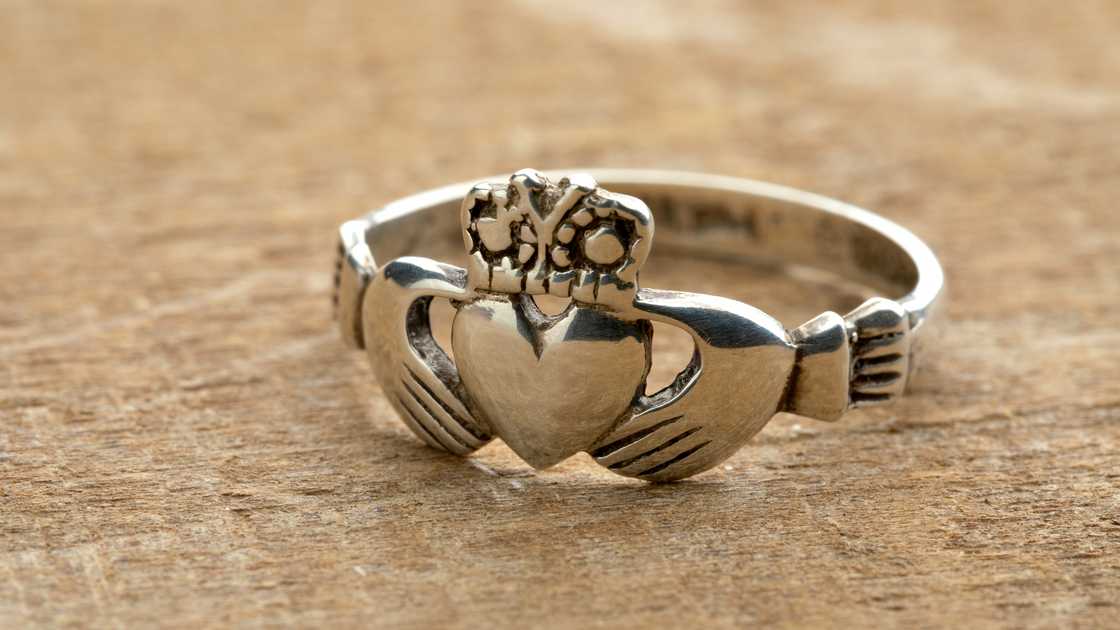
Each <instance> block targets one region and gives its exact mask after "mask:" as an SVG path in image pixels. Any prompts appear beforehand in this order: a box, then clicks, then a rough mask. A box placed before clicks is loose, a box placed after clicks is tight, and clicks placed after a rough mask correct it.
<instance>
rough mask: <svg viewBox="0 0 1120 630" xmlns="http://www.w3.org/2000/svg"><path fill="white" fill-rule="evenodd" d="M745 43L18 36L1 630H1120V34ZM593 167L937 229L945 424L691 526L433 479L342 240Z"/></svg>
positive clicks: (680, 492)
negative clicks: (460, 186)
mask: <svg viewBox="0 0 1120 630" xmlns="http://www.w3.org/2000/svg"><path fill="white" fill-rule="evenodd" d="M686 4H687V6H688V7H690V9H689V11H690V13H687V14H685V13H682V11H683V10H684V9H685V7H686ZM599 5H606V6H599ZM919 5H921V6H919ZM927 5H929V6H927ZM744 6H745V3H737V2H726V3H719V2H701V3H677V2H668V1H667V2H629V3H622V4H618V3H598V2H593V1H589V2H580V3H567V2H564V3H559V2H552V3H548V2H534V1H512V2H458V3H455V2H435V1H432V2H426V1H421V2H400V3H392V4H387V5H385V6H375V5H374V4H372V3H354V4H353V5H345V4H321V3H315V4H307V5H303V4H296V3H268V2H250V3H241V2H238V3H232V4H231V3H224V2H203V3H194V2H159V3H156V2H144V3H99V2H89V3H76V2H72V3H64V2H58V3H45V2H37V1H34V0H24V1H21V0H14V1H12V0H9V1H8V2H5V3H4V4H3V6H2V7H0V208H2V210H0V212H2V215H0V218H2V221H0V225H2V227H0V626H4V627H12V628H15V627H25V626H28V625H32V626H48V625H52V626H53V625H68V626H77V625H86V624H89V625H93V626H98V627H136V626H139V625H155V624H165V625H168V626H176V627H197V626H207V625H224V624H233V623H238V624H241V623H252V624H258V623H261V624H269V623H295V624H300V625H326V624H328V623H330V624H341V625H346V626H359V625H360V626H377V627H413V628H421V627H430V626H444V627H459V628H476V627H493V628H507V627H508V628H518V627H524V626H526V625H538V626H542V627H572V628H576V627H599V626H601V627H613V628H631V627H654V626H657V625H659V624H670V623H674V622H675V623H685V622H687V623H688V624H690V627H709V626H726V627H744V626H757V625H777V626H788V627H794V626H809V625H811V626H834V627H860V626H866V625H883V626H897V627H907V628H909V627H914V626H930V627H932V626H941V627H983V626H1003V627H1075V626H1076V627H1090V626H1108V625H1114V624H1115V623H1116V622H1117V619H1118V618H1120V603H1118V601H1120V378H1118V377H1120V317H1118V315H1117V306H1118V304H1117V302H1118V299H1120V229H1118V228H1120V219H1118V218H1117V216H1118V205H1117V204H1118V201H1117V200H1118V199H1120V74H1118V72H1117V68H1120V38H1117V37H1116V33H1117V32H1118V29H1120V5H1117V4H1116V3H1115V2H1111V1H1105V0H1102V1H1100V2H1075V3H1064V4H1062V5H1061V7H1060V8H1059V7H1055V6H1054V5H1053V4H1052V3H1043V2H986V3H982V4H981V3H972V2H968V3H966V2H960V3H941V4H938V5H937V6H933V5H932V3H908V2H899V3H897V4H881V3H877V2H864V1H859V0H853V1H849V2H844V3H839V4H838V3H834V2H820V3H810V4H804V3H758V5H757V6H756V7H755V8H750V9H748V8H744ZM569 165H605V166H648V167H668V168H685V169H693V170H704V171H715V172H721V173H728V174H735V175H743V176H750V177H754V178H759V179H765V180H771V181H777V182H781V183H786V184H790V185H794V186H798V187H803V188H807V189H810V190H814V191H817V192H821V193H824V194H828V195H831V196H835V197H839V198H843V199H846V200H850V201H853V202H856V203H859V204H861V205H864V206H867V207H870V208H873V209H876V210H878V211H881V212H882V213H884V214H886V215H887V216H889V217H891V218H894V219H896V220H898V221H899V222H902V223H903V224H905V225H907V226H910V227H911V228H913V229H914V230H915V231H916V232H917V233H918V234H920V235H922V236H923V237H925V238H926V239H927V240H928V241H929V242H930V243H931V245H932V246H933V247H934V248H935V249H936V251H937V252H938V253H939V254H940V255H941V256H942V260H943V261H944V262H945V264H946V267H947V272H948V277H949V281H950V284H951V289H950V298H951V303H950V304H949V305H948V306H947V308H946V309H944V310H943V311H942V313H941V315H942V316H943V317H944V318H945V322H946V326H945V327H944V334H943V336H942V339H941V340H940V342H939V343H938V344H937V345H936V347H935V348H933V349H932V350H931V351H930V352H929V354H927V355H926V358H925V371H924V373H923V374H922V376H921V377H920V379H919V380H918V382H917V383H916V384H915V387H914V389H913V393H912V396H911V397H910V398H908V399H907V400H906V401H904V402H903V403H901V404H899V405H897V406H895V407H892V408H889V409H881V410H875V411H867V412H861V413H856V414H852V415H850V416H848V417H847V418H846V419H845V420H844V421H842V422H840V423H837V424H835V425H825V424H820V423H814V422H812V421H807V420H799V419H796V418H780V419H778V420H776V421H775V422H773V423H772V424H771V425H770V426H769V427H768V428H767V429H766V430H765V431H764V432H763V433H762V434H761V435H760V436H759V437H758V438H756V439H755V440H754V442H753V444H752V445H750V446H748V447H747V448H745V449H744V450H743V451H741V452H740V453H739V454H738V455H737V456H735V457H734V458H733V459H731V460H730V461H729V462H727V466H724V467H720V468H719V469H717V470H715V471H713V472H710V473H707V474H704V475H702V476H700V477H698V478H696V479H695V480H693V481H690V482H686V483H681V484H677V485H672V486H650V485H646V484H642V483H638V482H634V481H629V480H625V479H622V478H618V477H615V476H613V475H611V474H610V473H608V472H605V471H603V470H601V469H599V468H598V467H596V466H595V465H594V464H593V463H592V462H591V461H590V460H589V459H588V458H587V457H586V456H580V457H577V458H574V459H572V460H569V461H567V462H565V463H564V464H562V465H560V466H559V467H557V468H556V469H553V470H549V471H547V472H540V473H537V472H533V471H531V470H530V469H528V468H527V467H526V466H524V465H523V464H521V463H519V462H518V461H517V460H516V459H515V458H514V456H513V455H512V454H511V453H510V452H509V451H508V450H507V449H506V448H505V447H504V446H502V445H500V444H495V445H492V446H489V447H487V448H486V449H485V450H484V451H482V452H481V453H480V454H479V455H478V456H477V457H476V458H475V459H473V460H460V459H455V458H452V457H447V456H442V455H440V454H438V453H436V452H433V451H431V450H428V449H425V448H424V447H421V446H420V445H419V444H418V442H417V441H416V440H415V439H413V438H412V436H411V435H410V434H408V433H407V431H406V429H405V428H404V426H403V425H401V424H400V423H399V422H398V421H397V420H396V419H395V418H393V417H392V414H391V413H390V410H389V409H388V407H387V406H386V404H385V402H384V400H383V399H382V398H381V397H380V394H379V392H378V389H377V387H376V385H375V384H374V383H373V380H372V377H371V376H370V372H369V370H368V366H367V365H366V364H365V359H364V357H363V356H362V355H361V354H356V353H355V354H352V353H345V352H343V350H342V346H341V344H340V343H339V342H338V340H337V339H336V336H335V332H334V328H333V326H332V324H331V322H330V321H329V309H328V306H327V302H328V300H327V294H328V285H329V277H330V267H331V256H332V253H333V250H332V247H333V238H334V229H335V226H336V224H337V223H339V222H340V221H342V220H344V219H347V218H350V217H351V216H354V215H356V214H357V213H359V212H360V211H362V210H364V209H366V208H369V207H372V206H373V205H375V204H376V203H379V202H383V201H386V200H389V199H391V198H393V197H395V196H398V195H401V194H405V193H408V192H412V191H415V190H418V189H421V188H424V187H428V186H433V185H437V184H442V183H446V182H449V181H455V180H461V179H466V178H470V177H475V176H479V175H482V174H488V173H494V172H502V171H509V170H513V169H516V168H520V167H524V166H534V167H537V168H554V167H563V166H569ZM653 256H654V260H658V259H657V252H656V250H655V251H654V254H653ZM674 262H676V261H672V260H669V261H665V260H661V262H657V263H654V265H655V266H656V265H661V267H660V269H661V272H660V273H662V274H663V275H662V277H663V278H665V280H664V282H663V283H659V284H661V286H667V285H671V284H673V282H674V279H673V273H675V272H674V271H673V270H672V269H670V267H672V266H673V263H674ZM682 264H684V263H682ZM689 264H691V263H689ZM697 264H699V263H697ZM692 269H693V270H696V269H702V270H703V271H704V272H705V273H704V276H705V280H704V281H703V283H702V286H693V287H690V288H693V289H696V290H701V291H711V292H718V293H723V294H726V295H730V296H733V297H737V298H740V299H745V300H748V301H750V302H752V303H754V304H755V305H757V306H760V307H762V308H765V309H768V310H772V311H774V312H776V313H778V314H781V315H783V316H784V317H787V319H786V320H785V321H787V323H789V324H791V325H792V324H795V323H797V321H800V320H799V319H798V318H799V317H802V316H808V315H811V314H812V313H813V311H814V310H818V309H820V308H824V307H827V306H832V305H833V304H831V303H830V300H831V299H833V297H834V296H830V295H827V294H825V293H823V292H820V291H818V290H814V289H811V288H810V289H806V288H804V287H800V288H798V287H797V285H791V284H789V283H783V282H780V281H775V280H774V279H772V278H769V277H768V276H765V275H764V274H759V273H757V272H750V271H746V270H737V269H727V268H721V267H719V266H710V267H704V266H703V265H700V267H699V268H698V267H692ZM655 272H656V269H654V270H651V274H654V275H656V273H655ZM651 277H653V276H652V275H651ZM678 280H679V278H678ZM647 284H649V285H651V286H653V283H652V282H647ZM677 288H680V287H677ZM660 348H661V350H662V351H664V353H665V355H666V356H667V357H668V358H667V359H664V360H662V359H659V361H662V363H660V364H659V365H660V368H659V369H661V370H662V372H665V370H667V369H670V368H671V367H672V365H673V361H678V360H680V358H681V356H682V355H681V353H683V352H686V349H683V348H682V347H680V345H679V344H677V345H674V344H673V343H662V344H661V346H660Z"/></svg>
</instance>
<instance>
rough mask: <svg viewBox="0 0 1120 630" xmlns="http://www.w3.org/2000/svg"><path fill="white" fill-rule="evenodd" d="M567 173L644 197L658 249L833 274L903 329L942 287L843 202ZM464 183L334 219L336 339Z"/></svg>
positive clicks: (890, 231) (455, 200)
mask: <svg viewBox="0 0 1120 630" xmlns="http://www.w3.org/2000/svg"><path fill="white" fill-rule="evenodd" d="M571 172H586V173H589V174H590V175H591V176H592V177H594V178H595V179H596V181H597V182H598V183H599V185H600V186H602V187H603V188H605V189H607V190H610V191H612V192H616V193H622V194H627V195H632V196H635V197H638V198H639V199H642V200H643V201H645V202H646V204H647V205H648V206H649V207H650V208H651V209H652V211H653V213H654V216H655V218H656V231H657V235H656V241H657V246H658V248H663V247H666V246H668V247H670V248H672V249H674V250H678V251H683V252H686V253H687V252H694V253H703V254H704V255H705V256H712V255H715V256H719V257H722V258H731V259H749V260H764V261H773V262H781V263H785V264H794V265H803V266H807V267H812V268H816V269H820V270H822V271H826V272H829V273H834V274H837V275H841V276H843V277H845V278H846V279H848V280H852V281H855V282H859V283H861V284H865V285H867V286H870V287H872V288H875V289H876V290H879V291H882V292H883V293H884V295H885V296H886V297H891V298H893V299H896V301H898V303H899V304H900V305H901V306H902V307H903V308H904V309H905V310H906V312H907V314H908V315H909V318H910V327H911V329H917V328H918V327H920V326H921V325H922V323H923V322H924V321H925V320H926V319H927V318H928V317H929V316H930V314H931V313H932V311H933V309H934V307H935V305H936V303H937V300H938V297H939V296H940V295H941V293H942V289H943V285H944V274H943V272H942V269H941V265H940V263H939V262H938V261H937V258H936V257H935V256H934V254H933V252H932V251H931V250H930V249H929V247H928V246H926V244H925V243H923V242H922V241H921V240H920V239H918V238H917V237H916V236H914V234H912V233H911V232H910V231H909V230H907V229H905V228H903V227H901V226H899V225H897V224H895V223H893V222H891V221H889V220H887V219H884V218H883V217H881V216H879V215H877V214H874V213H872V212H869V211H867V210H863V209H861V208H858V207H856V206H852V205H850V204H846V203H843V202H840V201H836V200H834V199H830V198H827V197H822V196H819V195H815V194H812V193H807V192H803V191H800V190H796V189H792V188H787V187H784V186H777V185H774V184H768V183H763V182H757V181H752V180H745V179H739V178H734V177H726V176H718V175H705V174H696V173H682V172H674V171H651V170H623V169H608V170H596V169H573V170H566V171H563V172H557V173H549V174H550V175H554V176H555V177H556V178H557V179H559V177H561V176H562V173H571ZM501 179H502V178H499V177H495V178H490V179H489V180H487V181H500V180H501ZM472 184H473V182H472ZM470 187H471V184H457V185H452V186H446V187H444V188H439V189H435V190H431V191H428V192H424V193H420V194H417V195H413V196H410V197H406V198H404V199H400V200H398V201H395V202H393V203H390V204H389V205H387V206H385V207H384V208H382V209H380V210H377V211H375V212H372V213H370V214H368V215H367V216H365V217H364V218H362V219H358V220H356V221H350V222H347V223H346V224H343V226H342V228H341V239H342V240H341V246H340V261H339V277H338V278H337V279H336V285H337V293H336V296H335V297H336V304H337V308H338V316H339V319H340V324H341V326H342V331H343V336H344V337H345V338H346V339H347V340H348V341H350V342H351V343H352V344H353V345H356V346H358V347H361V346H362V340H361V322H360V321H359V320H358V318H359V317H360V311H361V308H360V305H361V293H362V292H363V291H364V288H365V283H366V282H368V279H369V277H371V276H372V273H373V272H374V271H375V270H376V268H377V266H378V265H381V264H384V263H385V262H388V261H389V260H392V259H394V258H398V257H400V256H405V255H417V254H422V253H423V251H422V250H423V249H424V245H425V242H426V241H427V240H428V239H430V238H431V237H430V235H431V234H433V233H439V234H448V235H457V234H459V230H460V228H459V204H460V202H461V200H462V198H463V195H464V194H465V193H466V191H467V190H469V189H470ZM656 251H657V250H655V255H656Z"/></svg>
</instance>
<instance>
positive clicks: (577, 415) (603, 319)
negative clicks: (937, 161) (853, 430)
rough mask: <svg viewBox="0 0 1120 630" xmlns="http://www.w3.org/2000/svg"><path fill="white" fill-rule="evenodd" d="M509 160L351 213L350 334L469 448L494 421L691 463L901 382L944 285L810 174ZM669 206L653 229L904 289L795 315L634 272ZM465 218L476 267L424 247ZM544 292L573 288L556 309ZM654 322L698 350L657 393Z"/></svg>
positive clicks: (417, 415)
mask: <svg viewBox="0 0 1120 630" xmlns="http://www.w3.org/2000/svg"><path fill="white" fill-rule="evenodd" d="M503 179H504V178H493V179H488V180H486V181H485V182H484V183H481V184H475V185H473V186H472V185H471V184H460V185H453V186H447V187H444V188H439V189H436V190H431V191H428V192H424V193H420V194H417V195H413V196H410V197H406V198H404V199H401V200H398V201H395V202H392V203H390V204H388V205H386V206H385V207H383V208H381V209H379V210H377V211H374V212H372V213H370V214H368V215H366V216H365V217H363V218H360V219H357V220H354V221H348V222H347V223H344V224H343V225H342V226H341V228H340V231H339V234H340V242H339V249H338V261H337V267H336V275H335V296H334V298H335V312H336V316H337V319H338V322H339V326H340V330H341V333H342V337H343V339H344V340H345V341H346V342H347V343H348V344H349V345H350V346H352V347H354V348H364V349H366V351H367V352H368V354H369V358H370V363H371V366H372V368H373V370H374V372H375V373H376V375H377V378H378V381H379V382H380V384H381V387H382V389H383V390H384V392H385V394H386V397H387V398H388V399H389V401H390V403H391V404H392V405H393V407H394V408H395V409H396V411H397V412H398V413H399V415H400V416H401V419H402V420H403V421H404V422H405V424H407V425H408V427H409V428H410V429H411V430H412V431H413V432H414V433H415V434H416V435H417V436H418V437H419V438H420V439H422V440H423V441H425V442H426V443H428V444H429V445H431V446H433V447H435V448H439V449H442V450H446V451H449V452H451V453H455V454H458V455H466V454H469V453H471V452H473V451H474V450H476V449H478V448H479V447H481V446H483V445H484V444H486V443H487V442H488V441H490V440H491V439H493V438H494V437H500V438H502V440H503V441H505V442H506V444H507V445H508V446H510V447H511V448H512V449H513V450H514V451H515V452H516V453H517V454H518V455H519V456H520V457H521V458H522V459H524V460H525V461H526V462H528V463H529V464H531V465H533V466H534V467H537V468H544V467H547V466H550V465H552V464H555V463H557V462H559V461H561V460H563V459H565V458H567V457H569V456H570V455H573V454H575V453H577V452H579V451H587V452H588V453H590V454H591V455H592V457H593V458H594V459H595V460H596V461H597V462H598V463H600V464H601V465H603V466H605V467H607V468H608V469H610V470H611V471H613V472H616V473H619V474H622V475H626V476H630V477H637V478H640V479H645V480H648V481H669V480H675V479H681V478H684V477H688V476H690V475H694V474H696V473H699V472H702V471H704V470H707V469H709V468H711V467H713V466H715V465H717V464H719V463H720V462H722V461H723V460H724V459H726V458H727V457H729V456H730V455H731V454H732V453H734V452H735V451H736V450H738V449H739V448H740V447H741V446H742V445H743V444H744V443H745V442H746V441H747V440H749V439H750V438H751V437H752V436H754V435H755V434H756V433H758V431H760V430H761V429H762V427H763V426H764V425H765V424H766V423H767V422H768V421H769V420H770V418H771V417H773V416H774V414H776V413H778V412H781V411H784V412H789V413H794V414H798V415H802V416H807V417H811V418H816V419H819V420H826V421H833V420H836V419H838V418H839V417H840V416H841V415H842V414H843V413H844V412H845V411H846V410H847V409H849V408H852V407H858V406H863V405H869V404H877V403H884V402H888V401H890V400H892V399H894V398H895V397H897V396H898V395H899V394H901V393H902V391H903V389H904V388H905V386H906V383H907V381H908V380H909V377H910V373H911V371H912V370H911V368H912V366H913V365H914V360H913V349H914V337H915V335H916V333H918V332H919V330H920V329H921V328H922V327H923V325H924V323H925V322H926V321H927V319H928V318H929V317H930V315H931V314H932V312H933V310H934V307H935V305H936V303H937V300H938V297H939V296H940V295H941V293H942V289H943V284H944V276H943V272H942V269H941V265H940V263H939V262H938V261H937V258H936V257H935V256H934V254H933V252H932V251H931V250H930V249H929V247H927V246H926V245H925V243H923V242H922V241H921V240H919V239H918V238H917V237H916V236H914V235H913V234H912V233H910V232H909V231H908V230H906V229H904V228H902V227H900V226H898V225H896V224H895V223H893V222H891V221H888V220H887V219H884V218H882V217H880V216H878V215H876V214H873V213H871V212H868V211H866V210H863V209H860V208H857V207H854V206H851V205H848V204H845V203H842V202H839V201H835V200H832V199H829V198H826V197H821V196H818V195H814V194H811V193H806V192H802V191H798V190H794V189H791V188H785V187H782V186H776V185H773V184H766V183H761V182H756V181H751V180H745V179H738V178H733V177H725V176H716V175H703V174H696V173H682V172H672V171H647V170H614V169H611V170H592V171H586V172H579V173H575V172H572V173H557V174H544V173H541V172H538V171H534V170H529V169H527V170H522V171H518V172H517V173H515V174H514V175H513V176H511V177H509V178H508V181H502V180H503ZM647 203H648V204H649V205H648V206H647V205H646V204H647ZM651 207H652V208H653V212H651V210H650V208H651ZM655 213H656V228H657V239H658V245H659V246H663V245H665V244H666V243H668V244H670V245H672V248H673V249H674V250H680V251H683V252H686V253H689V252H692V253H703V254H704V255H705V256H709V257H710V256H711V255H713V254H715V255H717V256H720V257H726V258H729V259H743V258H750V259H763V260H772V261H782V262H784V263H791V264H796V265H804V266H808V267H815V268H818V269H821V270H825V271H829V272H834V273H836V274H838V275H841V276H843V277H845V278H847V279H849V280H854V281H857V282H860V283H862V284H864V285H866V286H870V287H873V288H875V289H876V290H879V291H883V292H884V293H886V294H888V295H895V296H899V297H897V298H896V299H895V300H892V299H887V298H885V297H874V298H871V299H869V300H867V301H866V302H864V303H863V304H862V305H861V306H859V307H858V308H856V309H855V310H853V311H851V312H849V313H848V314H847V315H844V316H841V315H838V314H837V313H834V312H825V313H823V314H821V315H819V316H817V317H815V318H813V319H811V320H809V321H808V322H806V323H804V324H802V325H801V326H798V327H796V328H793V329H789V330H787V329H786V328H785V327H784V326H782V325H781V324H780V323H779V322H778V321H777V320H775V319H774V318H772V317H770V316H769V315H766V314H765V313H763V312H761V311H759V310H757V309H755V308H753V307H751V306H748V305H746V304H743V303H741V302H737V301H734V300H730V299H727V298H723V297H718V296H711V295H704V294H696V293H684V292H677V291H662V290H656V289H647V288H643V287H640V286H639V270H640V268H641V266H642V264H643V263H644V262H645V260H646V257H647V256H648V255H649V254H650V252H651V248H652V245H653V236H654V216H655ZM456 234H457V235H459V236H461V237H462V240H463V242H464V245H465V247H466V250H467V263H466V268H463V267H457V266H452V265H448V264H445V263H442V262H438V261H436V260H433V259H430V258H422V257H417V256H415V254H417V253H419V252H420V250H422V249H423V247H424V246H425V245H427V244H429V243H433V242H436V241H441V240H446V239H445V235H446V236H450V235H456ZM534 295H553V296H557V297H560V298H567V299H568V300H569V305H568V307H567V308H566V309H565V310H563V311H562V312H561V313H559V314H555V315H547V314H545V313H543V312H542V311H541V310H540V309H539V308H538V307H537V306H536V304H535V302H534V301H533V298H532V296H534ZM437 298H438V299H446V300H449V301H450V303H451V304H452V306H453V307H454V309H455V316H454V321H453V323H452V349H453V355H454V359H452V357H451V356H449V355H448V354H447V353H446V352H445V351H444V350H443V349H442V348H441V347H440V346H439V344H438V343H436V342H435V340H434V338H433V336H432V331H431V325H430V319H429V307H430V304H431V301H432V300H433V299H437ZM652 323H659V324H668V325H671V326H675V327H677V328H679V329H682V330H684V331H685V332H687V333H688V334H690V335H691V337H692V339H693V341H694V343H695V353H694V355H693V358H692V360H691V362H690V363H689V364H688V366H687V367H685V368H684V369H683V370H682V371H681V372H680V373H679V374H678V375H677V377H676V378H675V379H674V380H673V381H672V383H670V384H669V385H668V386H666V387H664V388H663V389H661V390H660V391H657V392H653V393H648V394H647V393H646V389H645V385H646V378H647V376H648V372H649V367H650V361H651V359H650V343H651V339H652V334H653V333H652V325H651V324H652Z"/></svg>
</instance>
